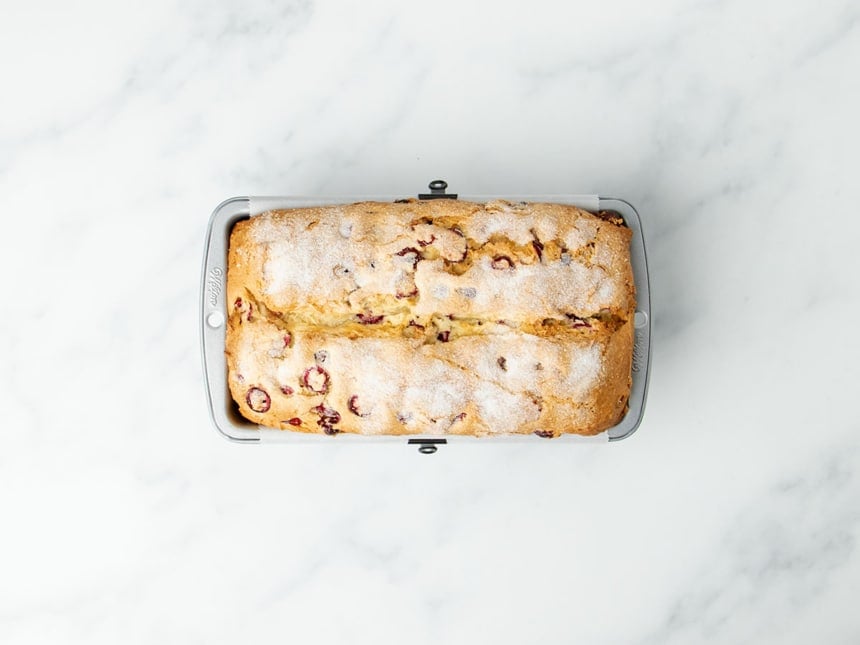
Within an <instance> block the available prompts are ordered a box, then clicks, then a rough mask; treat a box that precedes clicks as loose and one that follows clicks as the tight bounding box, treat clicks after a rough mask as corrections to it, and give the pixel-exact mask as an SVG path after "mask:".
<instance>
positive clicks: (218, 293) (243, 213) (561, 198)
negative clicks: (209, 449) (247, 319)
mask: <svg viewBox="0 0 860 645" xmlns="http://www.w3.org/2000/svg"><path fill="white" fill-rule="evenodd" d="M446 186H447V184H445V182H443V181H441V180H437V181H434V182H431V184H430V188H431V192H430V193H426V194H422V195H419V198H420V199H456V198H457V197H458V196H457V195H451V194H447V193H445V187H446ZM459 197H460V198H461V199H463V200H465V201H475V202H486V201H489V200H491V199H507V200H510V201H530V202H555V203H562V204H573V205H575V206H578V207H580V208H583V209H584V210H588V211H592V212H595V211H598V210H600V211H615V212H616V213H618V214H619V215H620V216H621V217H622V218H623V219H624V222H625V224H626V225H627V226H628V227H629V228H630V229H631V230H632V231H633V237H632V240H631V242H630V256H631V262H632V266H633V278H634V282H635V284H636V302H637V304H636V318H635V324H634V326H635V341H634V346H633V385H632V388H631V391H630V399H629V403H628V410H627V413H626V415H625V416H624V418H623V419H622V420H621V421H620V422H619V423H618V424H617V425H615V426H613V427H612V428H609V429H608V430H606V431H605V432H602V433H600V434H598V435H596V436H595V437H582V436H579V435H573V434H564V435H562V436H560V437H557V438H555V439H552V440H551V441H547V440H546V439H542V438H540V437H536V436H534V435H499V436H493V437H480V438H478V437H467V436H460V435H453V436H452V435H446V436H435V435H434V436H429V435H428V436H422V435H407V436H404V435H393V436H389V435H383V436H372V437H369V436H364V435H352V434H348V433H344V434H339V435H336V436H335V437H330V436H327V435H323V434H309V433H303V432H290V431H289V430H275V429H271V428H265V427H262V426H258V425H256V424H254V423H252V422H250V421H248V420H247V419H245V418H244V417H242V416H241V415H240V414H239V412H238V409H237V408H236V406H235V404H234V403H233V399H232V397H231V396H230V391H229V389H228V387H227V361H226V359H225V357H224V343H225V335H226V317H227V305H226V295H225V287H226V278H227V246H228V243H229V239H230V232H231V230H232V228H233V225H234V224H235V223H236V222H238V221H240V220H242V219H246V218H248V217H252V216H254V215H255V214H257V213H259V212H262V211H264V210H268V209H271V208H300V207H303V206H312V205H324V204H350V203H354V202H360V201H383V202H385V201H395V200H397V199H402V198H403V196H402V195H347V196H339V197H259V198H258V197H233V198H232V199H228V200H226V201H224V202H222V203H221V204H219V205H218V207H217V208H216V209H215V211H214V212H213V213H212V217H211V218H210V220H209V228H208V231H207V234H206V247H205V251H204V256H203V276H202V284H201V289H200V339H201V344H202V350H203V374H204V381H205V385H206V397H207V401H208V404H209V414H210V416H211V418H212V422H213V423H214V425H215V428H216V429H217V430H218V431H219V432H220V433H221V434H222V435H223V436H224V437H226V438H228V439H231V440H233V441H236V442H239V443H261V442H290V443H297V442H326V441H338V442H344V441H346V442H350V443H353V442H360V443H367V442H380V441H385V442H389V443H390V442H400V443H403V444H409V445H417V446H418V448H419V450H420V451H421V452H423V453H432V452H436V449H437V447H438V446H439V445H440V444H450V443H460V442H467V441H471V442H474V441H480V442H482V443H506V442H539V443H543V444H546V445H558V444H561V443H582V442H584V441H592V442H593V441H618V440H620V439H625V438H627V437H629V436H630V435H631V434H633V432H634V431H635V430H636V428H637V427H638V426H639V424H640V423H641V421H642V416H643V414H644V411H645V399H646V394H647V390H648V373H649V366H650V358H651V295H650V290H649V284H648V264H647V260H646V256H645V240H644V238H643V236H642V223H641V221H640V219H639V214H638V213H637V212H636V209H635V208H634V207H633V206H632V205H631V204H630V203H629V202H626V201H624V200H623V199H617V198H612V197H599V196H597V195H491V196H488V195H461V196H459Z"/></svg>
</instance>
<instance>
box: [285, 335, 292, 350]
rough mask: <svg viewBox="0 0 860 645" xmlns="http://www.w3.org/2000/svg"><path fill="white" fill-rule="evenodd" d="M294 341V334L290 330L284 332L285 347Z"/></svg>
mask: <svg viewBox="0 0 860 645" xmlns="http://www.w3.org/2000/svg"><path fill="white" fill-rule="evenodd" d="M292 342H293V335H292V334H291V333H289V332H287V333H286V334H284V348H285V349H286V348H287V347H289V346H290V345H291V344H292Z"/></svg>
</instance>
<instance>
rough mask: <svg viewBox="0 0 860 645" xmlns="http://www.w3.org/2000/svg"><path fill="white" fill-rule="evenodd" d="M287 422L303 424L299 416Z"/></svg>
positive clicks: (295, 424)
mask: <svg viewBox="0 0 860 645" xmlns="http://www.w3.org/2000/svg"><path fill="white" fill-rule="evenodd" d="M287 423H289V424H290V425H291V426H300V425H302V420H301V419H299V418H298V417H293V418H292V419H290V420H289V421H287Z"/></svg>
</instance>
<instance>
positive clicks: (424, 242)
mask: <svg viewBox="0 0 860 645" xmlns="http://www.w3.org/2000/svg"><path fill="white" fill-rule="evenodd" d="M435 241H436V236H435V235H433V233H431V234H430V239H429V240H426V241H425V240H418V244H420V245H421V246H422V247H425V246H429V245H430V244H433V242H435Z"/></svg>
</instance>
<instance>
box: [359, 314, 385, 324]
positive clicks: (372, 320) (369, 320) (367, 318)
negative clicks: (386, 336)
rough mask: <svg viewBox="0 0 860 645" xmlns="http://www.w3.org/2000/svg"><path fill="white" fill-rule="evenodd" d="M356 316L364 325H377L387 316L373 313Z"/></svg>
mask: <svg viewBox="0 0 860 645" xmlns="http://www.w3.org/2000/svg"><path fill="white" fill-rule="evenodd" d="M355 317H356V318H358V322H360V323H361V324H362V325H376V324H378V323H381V322H382V319H383V318H385V316H374V315H373V314H356V315H355Z"/></svg>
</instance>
